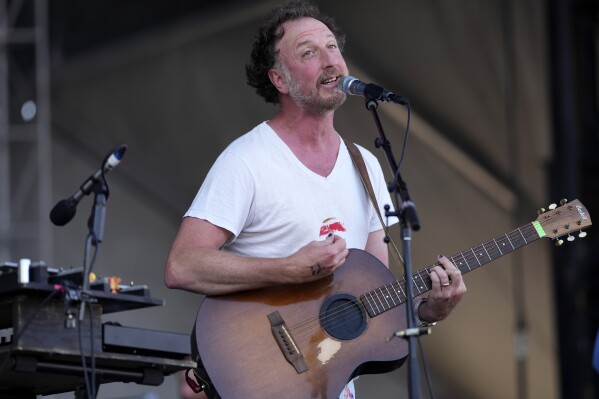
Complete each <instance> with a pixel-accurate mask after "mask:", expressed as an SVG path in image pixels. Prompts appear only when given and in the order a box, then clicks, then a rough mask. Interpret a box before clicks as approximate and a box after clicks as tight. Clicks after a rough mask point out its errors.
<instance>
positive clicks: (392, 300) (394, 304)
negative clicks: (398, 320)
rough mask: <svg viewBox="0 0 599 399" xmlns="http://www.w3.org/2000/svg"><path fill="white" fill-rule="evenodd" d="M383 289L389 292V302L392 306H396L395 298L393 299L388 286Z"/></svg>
mask: <svg viewBox="0 0 599 399" xmlns="http://www.w3.org/2000/svg"><path fill="white" fill-rule="evenodd" d="M385 289H386V290H387V293H388V294H389V298H391V302H393V307H395V306H397V304H396V303H395V300H394V299H393V295H392V294H391V292H389V286H388V285H386V286H385ZM398 299H399V298H398Z"/></svg>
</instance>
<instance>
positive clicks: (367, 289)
mask: <svg viewBox="0 0 599 399" xmlns="http://www.w3.org/2000/svg"><path fill="white" fill-rule="evenodd" d="M590 225H591V218H590V215H589V213H588V211H587V210H586V208H585V207H584V206H583V205H582V204H581V203H580V202H579V201H578V200H575V201H572V202H565V201H562V205H561V206H559V207H556V206H551V207H550V210H549V211H547V212H544V213H541V214H540V215H539V216H538V217H537V219H536V220H535V221H533V222H531V223H529V224H526V225H524V226H522V227H519V228H517V229H515V230H513V231H511V232H509V233H506V234H504V235H502V236H499V237H495V238H493V239H492V240H490V241H487V242H485V243H482V244H480V245H478V246H475V247H472V248H469V249H467V250H466V251H463V252H460V253H458V254H456V255H454V256H451V257H450V259H451V261H452V262H453V263H454V264H455V265H456V266H457V267H458V268H459V269H460V271H461V272H462V274H466V273H468V272H470V271H472V270H475V269H477V268H479V267H481V266H482V265H484V264H487V263H489V262H491V261H493V260H495V259H498V258H500V257H502V256H504V255H507V254H509V253H511V252H513V251H515V250H517V249H519V248H522V247H523V246H525V245H528V244H530V243H532V242H534V241H536V240H538V239H540V238H551V239H554V240H555V241H556V243H557V244H558V245H561V243H563V240H562V237H564V236H567V239H568V240H570V241H571V240H573V239H574V235H573V234H575V233H577V232H579V231H580V232H579V233H578V235H579V236H580V237H584V236H585V235H586V232H584V231H582V229H583V228H585V227H588V226H590ZM431 267H432V265H431V266H429V267H425V268H423V269H422V270H420V271H418V272H416V273H414V274H413V275H412V276H411V278H410V283H411V284H412V286H413V291H412V292H413V293H414V295H415V296H418V295H421V294H424V293H426V292H428V291H429V290H431V289H432V283H431V280H430V278H429V270H430V268H431ZM405 288H406V280H405V279H400V280H396V279H395V277H394V276H393V274H392V273H391V272H390V271H389V269H387V268H386V267H385V266H384V265H383V264H382V263H381V262H380V261H379V260H378V259H376V258H375V257H374V256H372V255H370V254H369V253H367V252H365V251H362V250H358V249H351V250H350V251H349V255H348V256H347V259H346V261H345V264H344V265H343V266H342V267H340V268H339V269H337V270H335V272H334V273H333V274H331V275H329V276H327V277H326V278H323V279H321V280H318V281H315V282H311V283H305V284H298V285H285V286H277V287H269V288H264V289H259V290H252V291H244V292H239V293H234V294H228V295H222V296H213V297H206V298H205V299H204V301H203V302H202V304H201V306H200V309H199V312H198V315H197V319H196V328H195V331H196V336H195V339H196V342H197V346H198V350H199V353H200V355H201V358H202V362H203V364H204V366H205V368H206V371H207V372H208V375H209V376H210V378H211V380H212V383H213V384H214V387H215V388H216V390H217V391H218V392H219V394H220V395H221V396H222V397H223V398H225V399H237V398H244V399H258V398H260V399H263V398H269V399H270V398H277V399H278V398H285V399H305V398H328V399H334V398H337V397H338V396H339V394H340V392H341V391H342V389H343V387H344V386H345V384H346V383H347V382H348V381H349V380H350V379H352V378H354V377H355V376H357V375H361V374H372V373H383V372H388V371H391V370H394V369H396V368H398V367H399V366H401V364H402V363H403V361H404V359H405V357H406V356H407V354H408V347H407V342H406V341H405V340H403V339H393V340H388V338H389V336H390V334H391V333H393V331H396V330H398V329H400V328H401V326H405V325H406V320H405V319H406V316H405V305H404V303H405V302H406V294H405V292H406V290H405Z"/></svg>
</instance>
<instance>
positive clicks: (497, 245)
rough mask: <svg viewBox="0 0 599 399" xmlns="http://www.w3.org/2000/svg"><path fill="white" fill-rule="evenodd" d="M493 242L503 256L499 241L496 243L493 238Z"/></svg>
mask: <svg viewBox="0 0 599 399" xmlns="http://www.w3.org/2000/svg"><path fill="white" fill-rule="evenodd" d="M493 242H494V243H495V246H496V247H497V249H498V250H499V253H500V254H501V255H503V252H501V248H500V247H499V244H497V241H495V239H494V238H493Z"/></svg>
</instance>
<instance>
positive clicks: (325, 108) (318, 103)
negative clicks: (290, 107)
mask: <svg viewBox="0 0 599 399" xmlns="http://www.w3.org/2000/svg"><path fill="white" fill-rule="evenodd" d="M278 69H279V70H280V71H281V72H282V75H283V79H284V80H285V84H287V87H288V88H289V96H290V97H291V99H292V100H293V101H294V102H295V103H296V104H297V105H298V106H299V107H300V108H302V109H303V110H305V111H306V112H308V113H311V114H314V115H324V114H326V113H328V112H330V111H334V110H336V109H337V108H339V107H340V106H341V104H343V103H344V102H345V99H346V98H347V96H346V94H345V93H344V92H343V91H341V90H337V91H336V93H335V95H334V96H332V97H330V98H323V97H321V96H320V95H319V94H318V87H316V86H315V87H312V88H310V89H309V91H308V92H307V93H305V92H302V87H301V86H300V84H299V82H297V81H296V80H295V79H293V77H292V76H291V73H290V72H289V70H288V69H287V67H286V66H285V65H282V64H281V65H278ZM336 75H341V73H337V74H336ZM325 78H326V76H322V77H321V78H320V79H319V82H320V81H322V80H324V79H325Z"/></svg>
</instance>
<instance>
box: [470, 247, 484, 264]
mask: <svg viewBox="0 0 599 399" xmlns="http://www.w3.org/2000/svg"><path fill="white" fill-rule="evenodd" d="M470 251H471V252H472V254H473V255H474V259H476V261H477V262H478V265H479V266H482V265H481V263H480V261H479V260H478V258H477V257H476V254H475V253H474V249H472V248H470Z"/></svg>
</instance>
